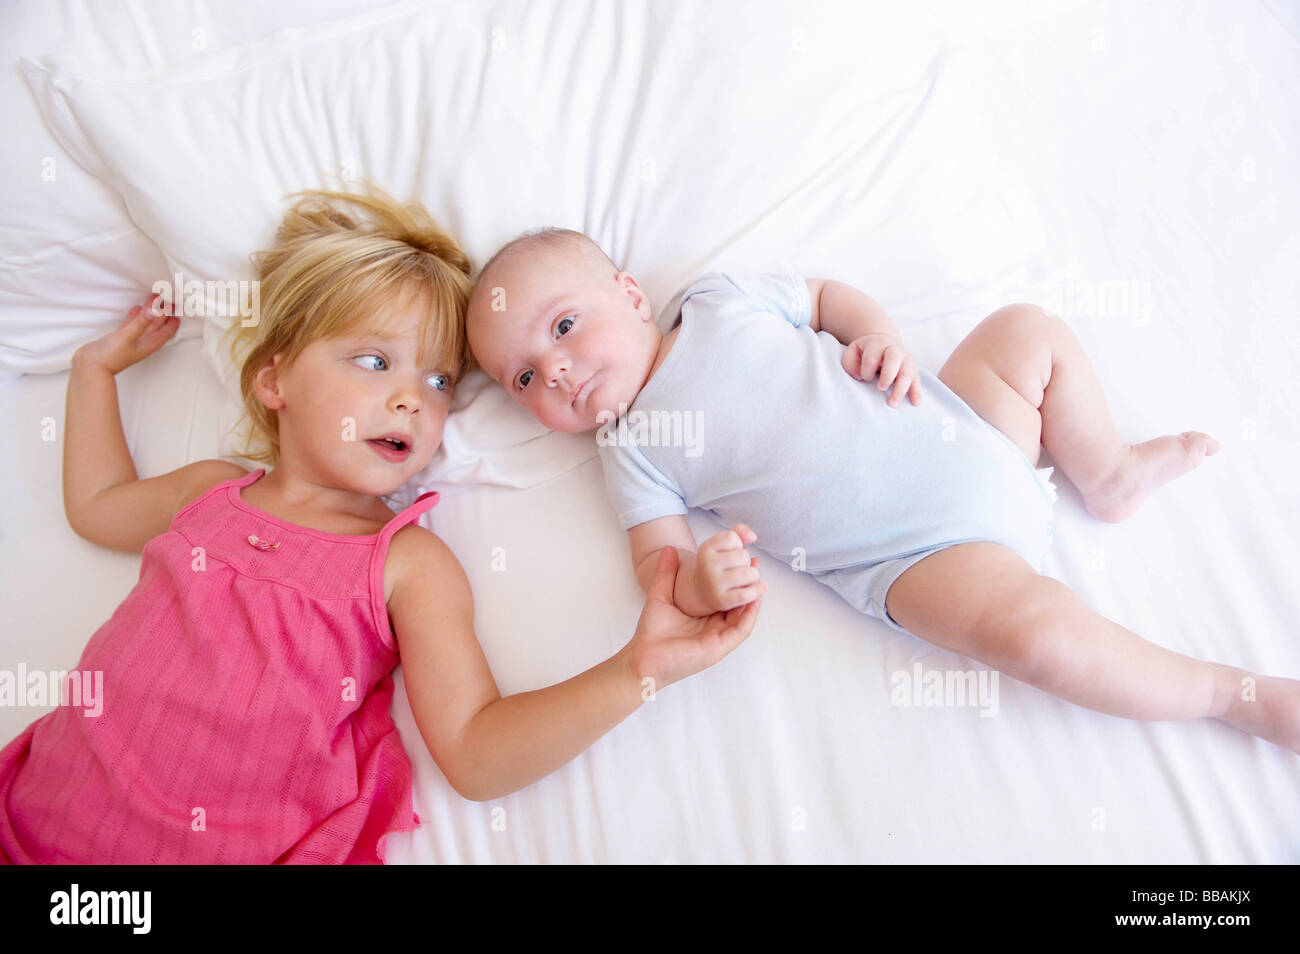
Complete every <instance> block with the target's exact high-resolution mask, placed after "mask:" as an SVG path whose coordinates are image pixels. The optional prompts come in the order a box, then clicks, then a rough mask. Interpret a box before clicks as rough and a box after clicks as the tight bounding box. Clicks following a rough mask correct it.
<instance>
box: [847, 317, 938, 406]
mask: <svg viewBox="0 0 1300 954" xmlns="http://www.w3.org/2000/svg"><path fill="white" fill-rule="evenodd" d="M840 363H841V364H842V365H844V370H845V371H847V372H848V373H849V374H851V375H853V377H855V378H856V379H857V380H859V381H863V382H866V381H870V380H871V379H872V378H874V377H875V376H876V372H879V373H880V380H879V382H878V383H877V385H876V387H878V388H880V390H882V391H888V390H889V386H890V385H891V384H892V385H893V386H894V393H893V395H892V396H891V397H890V398H889V406H890V407H898V402H899V401H901V400H902V399H903V393H904V392H907V394H908V396H909V397H910V398H911V399H912V404H913V405H916V404H920V403H921V376H920V375H919V374H917V371H916V362H915V361H913V360H912V356H911V355H910V354H908V353H907V351H906V350H905V349H904V348H903V342H902V341H900V340H899V339H898V338H896V337H895V336H894V335H889V334H879V333H877V334H870V335H863V336H862V337H861V338H858V339H856V340H855V341H853V342H852V343H851V344H850V345H849V346H848V347H847V348H845V349H844V357H843V358H842V359H841V360H840Z"/></svg>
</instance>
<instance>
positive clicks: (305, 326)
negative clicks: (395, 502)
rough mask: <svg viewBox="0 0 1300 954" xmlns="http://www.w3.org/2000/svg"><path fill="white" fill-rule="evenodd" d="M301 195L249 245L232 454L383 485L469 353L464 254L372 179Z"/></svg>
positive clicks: (437, 417)
mask: <svg viewBox="0 0 1300 954" xmlns="http://www.w3.org/2000/svg"><path fill="white" fill-rule="evenodd" d="M300 194H301V195H305V196H306V198H304V199H302V200H301V201H299V202H298V203H297V204H296V205H295V206H294V207H293V208H292V209H291V210H290V211H289V212H288V213H287V214H286V215H285V217H284V219H283V221H282V222H281V225H280V228H279V231H278V232H277V234H276V239H275V243H274V245H273V246H272V247H271V248H269V249H267V250H265V251H262V252H258V253H256V254H254V256H253V261H254V263H255V265H256V271H257V279H258V282H259V308H258V314H257V320H256V322H255V323H253V324H252V325H251V326H250V327H242V326H239V327H237V329H236V330H237V334H238V337H237V338H236V339H235V341H234V342H233V344H232V349H231V350H232V355H234V354H235V352H236V351H242V352H244V354H243V358H242V360H238V359H237V362H238V364H239V366H240V389H241V391H242V395H243V403H244V410H245V412H246V415H247V419H248V423H249V430H250V437H251V444H252V446H251V447H250V449H249V450H248V451H246V452H245V454H244V455H243V456H245V457H246V458H248V459H250V460H255V461H266V462H269V463H270V465H271V466H272V467H275V466H278V465H281V464H282V463H283V462H286V461H292V462H293V464H294V466H295V467H296V468H299V469H300V470H301V472H302V474H303V475H304V476H307V478H308V479H311V480H320V481H322V482H323V483H325V485H327V486H332V487H340V488H350V489H354V490H357V491H358V492H365V493H372V494H374V495H376V496H381V495H383V494H387V493H391V492H392V491H393V490H395V489H397V488H398V487H400V486H401V485H402V484H403V483H405V482H406V481H407V480H408V479H410V477H412V476H414V475H415V474H416V473H418V472H419V471H420V470H421V469H422V468H423V467H424V466H425V465H426V464H427V463H428V462H429V460H430V459H431V458H432V457H433V454H434V452H435V451H436V450H437V448H438V445H439V444H440V443H441V441H442V431H443V425H444V423H445V421H446V417H447V411H448V408H449V406H450V401H451V390H452V386H453V385H454V384H455V382H456V381H457V380H458V379H459V378H460V377H461V376H462V375H463V374H464V373H465V371H466V370H468V368H469V367H470V366H471V364H472V358H471V356H470V354H469V350H468V347H467V344H466V341H465V334H464V316H465V308H466V306H467V304H468V301H469V292H470V289H471V282H470V278H469V274H470V264H469V260H468V259H467V258H466V256H465V254H464V253H463V252H462V251H461V249H460V247H459V246H458V245H457V244H456V242H455V241H454V240H453V239H452V238H451V237H450V236H449V235H447V233H446V232H444V231H443V230H442V229H441V228H439V227H438V225H437V223H436V222H435V221H434V220H433V218H432V217H431V216H430V215H429V213H428V212H427V211H426V210H425V209H424V208H423V207H421V206H420V205H418V204H415V203H412V204H409V205H403V204H401V203H399V202H398V201H397V200H395V199H393V198H392V197H391V196H389V195H387V194H386V193H383V192H382V191H380V190H378V189H375V188H373V187H371V188H370V190H369V192H368V194H364V195H361V194H346V193H337V192H323V191H311V192H305V193H300ZM345 204H351V205H353V206H356V207H358V208H360V209H362V210H364V211H366V212H368V213H369V219H368V220H366V219H363V218H361V217H359V216H356V215H355V213H354V212H345V211H343V208H342V207H343V206H344V205H345ZM386 436H392V437H396V438H398V440H399V441H400V443H401V445H403V446H399V445H398V444H397V443H395V442H393V441H383V440H382V439H383V438H385V437H386Z"/></svg>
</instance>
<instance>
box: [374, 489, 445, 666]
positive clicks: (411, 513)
mask: <svg viewBox="0 0 1300 954" xmlns="http://www.w3.org/2000/svg"><path fill="white" fill-rule="evenodd" d="M438 499H439V495H438V492H437V491H436V490H430V491H428V492H427V493H423V494H420V496H418V497H416V498H415V500H414V501H413V502H412V503H411V504H410V505H409V506H408V507H406V509H404V510H403V511H402V512H401V513H399V514H397V516H395V517H393V519H392V520H390V521H388V523H386V524H384V529H382V530H380V531H379V537H378V538H377V539H376V540H375V549H374V551H373V552H372V553H371V554H370V608H371V612H372V614H373V616H374V621H375V631H376V632H377V633H378V634H379V638H380V639H381V640H383V643H384V645H385V646H387V647H388V648H389V649H391V650H392V651H393V652H397V639H396V638H395V637H394V636H393V628H392V626H390V625H389V623H388V604H387V603H386V602H385V601H384V563H385V561H386V560H387V557H388V544H389V542H390V541H391V540H392V539H393V534H394V533H396V532H397V531H398V530H400V529H402V527H404V526H406V525H407V524H408V523H413V522H414V521H416V520H418V519H419V518H420V515H421V514H423V513H424V512H425V511H427V510H430V509H432V508H433V506H434V505H435V504H437V503H438Z"/></svg>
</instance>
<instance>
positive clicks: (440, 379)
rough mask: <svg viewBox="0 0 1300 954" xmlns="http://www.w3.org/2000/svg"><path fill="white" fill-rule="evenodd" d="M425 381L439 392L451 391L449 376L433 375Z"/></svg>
mask: <svg viewBox="0 0 1300 954" xmlns="http://www.w3.org/2000/svg"><path fill="white" fill-rule="evenodd" d="M424 380H425V381H426V382H427V383H428V384H430V385H431V386H432V387H434V388H436V389H437V390H439V391H450V390H451V378H450V377H449V376H448V375H445V374H431V375H429V376H428V377H427V378H425V379H424Z"/></svg>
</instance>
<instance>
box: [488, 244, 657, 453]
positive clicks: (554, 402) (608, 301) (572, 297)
mask: <svg viewBox="0 0 1300 954" xmlns="http://www.w3.org/2000/svg"><path fill="white" fill-rule="evenodd" d="M466 331H467V333H468V337H469V345H470V348H471V349H472V351H473V354H474V359H475V361H476V362H477V363H478V366H479V367H481V368H482V369H483V370H484V371H486V372H487V373H488V374H489V375H491V377H492V378H493V379H494V380H495V381H496V382H497V383H498V384H500V385H501V386H502V387H503V388H505V389H506V391H507V392H508V393H509V394H510V396H511V397H513V398H514V399H515V401H517V402H518V403H519V404H520V405H521V406H522V407H523V408H524V409H525V410H527V411H528V412H529V413H530V414H532V415H533V417H535V418H537V420H538V421H540V422H541V423H542V424H544V425H546V426H547V427H548V428H550V429H551V430H555V431H567V432H570V433H577V432H580V431H588V430H591V429H592V428H594V427H597V426H598V425H600V424H601V423H603V419H602V418H601V413H602V412H608V414H610V415H612V416H617V415H618V414H619V413H620V410H621V409H626V407H627V406H628V405H630V404H631V403H632V402H633V401H634V400H635V399H636V396H637V394H638V393H639V392H640V390H641V387H642V385H644V384H645V382H646V379H647V378H648V377H649V375H650V368H651V366H652V365H653V364H654V361H655V357H656V356H657V354H658V351H659V346H660V343H661V341H662V337H663V336H662V335H661V334H660V333H659V329H658V328H657V327H656V326H655V323H654V313H653V311H652V309H651V306H650V300H649V299H648V298H647V297H646V295H645V292H643V291H642V290H641V286H640V285H638V284H637V282H636V279H634V278H633V277H632V276H631V275H629V274H628V273H627V272H624V271H620V270H619V268H618V267H617V266H616V265H615V264H614V263H613V262H612V261H610V259H609V257H608V256H607V255H606V254H605V253H604V252H603V251H601V249H600V247H599V246H598V245H596V243H595V242H593V241H592V240H591V239H589V238H588V237H587V236H585V235H583V234H582V233H581V232H571V231H568V230H564V229H546V230H542V231H539V232H530V233H525V234H524V235H522V236H520V237H519V238H517V239H515V240H514V241H513V242H511V243H509V244H508V245H506V246H505V247H503V248H502V249H501V250H500V251H499V252H497V254H496V255H495V256H493V258H492V259H491V261H489V262H488V263H487V265H485V266H484V267H483V271H482V273H481V274H480V275H479V278H478V281H477V282H476V283H475V286H474V291H473V293H472V294H471V296H470V302H469V312H468V314H467V316H466ZM620 405H621V406H622V407H621V408H620Z"/></svg>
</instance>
